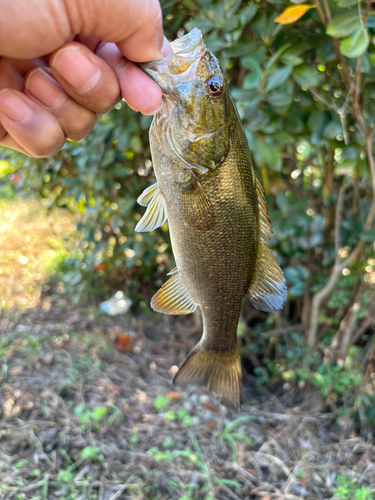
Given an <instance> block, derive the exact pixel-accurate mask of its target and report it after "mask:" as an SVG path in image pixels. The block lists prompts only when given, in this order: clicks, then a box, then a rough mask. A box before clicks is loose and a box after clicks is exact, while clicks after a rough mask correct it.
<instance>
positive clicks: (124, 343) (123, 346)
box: [117, 333, 134, 352]
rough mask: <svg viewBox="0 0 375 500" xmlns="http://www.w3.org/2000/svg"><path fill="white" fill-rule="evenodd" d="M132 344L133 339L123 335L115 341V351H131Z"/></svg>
mask: <svg viewBox="0 0 375 500" xmlns="http://www.w3.org/2000/svg"><path fill="white" fill-rule="evenodd" d="M132 342H134V337H130V336H129V335H126V333H123V334H122V335H120V337H119V338H118V340H117V349H118V350H119V351H125V352H129V351H130V350H131V343H132Z"/></svg>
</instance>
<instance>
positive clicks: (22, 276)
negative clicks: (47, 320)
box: [0, 200, 75, 310]
mask: <svg viewBox="0 0 375 500" xmlns="http://www.w3.org/2000/svg"><path fill="white" fill-rule="evenodd" d="M74 227H75V226H74V224H73V222H72V219H71V216H70V215H69V214H67V213H65V212H64V211H58V210H54V211H53V212H52V213H47V212H46V210H45V209H44V208H43V206H42V205H41V204H40V203H38V202H36V201H13V202H6V201H3V200H0V310H2V309H4V308H10V309H11V308H13V307H17V308H19V309H26V308H28V307H35V306H36V305H38V303H39V300H40V293H41V288H42V284H43V283H44V281H45V279H46V277H47V276H48V275H49V274H50V273H51V271H52V270H53V266H54V264H56V262H57V261H58V260H59V259H61V258H63V257H64V255H65V254H66V250H65V247H64V244H63V243H62V238H63V236H64V235H66V234H68V233H69V232H72V231H73V229H74Z"/></svg>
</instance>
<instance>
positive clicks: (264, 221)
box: [256, 179, 273, 240]
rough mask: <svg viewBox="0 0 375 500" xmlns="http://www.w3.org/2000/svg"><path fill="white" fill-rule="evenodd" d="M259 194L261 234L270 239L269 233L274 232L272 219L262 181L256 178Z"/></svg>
mask: <svg viewBox="0 0 375 500" xmlns="http://www.w3.org/2000/svg"><path fill="white" fill-rule="evenodd" d="M256 186H257V195H258V208H259V225H260V232H261V235H262V236H264V237H265V238H267V239H268V240H270V239H271V238H270V237H269V233H273V231H272V224H271V219H270V216H269V213H268V208H267V203H266V198H265V196H264V190H263V187H262V185H261V183H260V182H259V181H258V179H257V180H256Z"/></svg>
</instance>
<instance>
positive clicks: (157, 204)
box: [136, 28, 287, 409]
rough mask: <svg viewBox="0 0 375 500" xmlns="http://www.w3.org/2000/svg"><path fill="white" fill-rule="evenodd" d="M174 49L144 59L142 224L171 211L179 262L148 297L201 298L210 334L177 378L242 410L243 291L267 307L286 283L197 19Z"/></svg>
mask: <svg viewBox="0 0 375 500" xmlns="http://www.w3.org/2000/svg"><path fill="white" fill-rule="evenodd" d="M171 46H172V50H173V53H172V54H170V55H168V56H167V57H165V58H164V59H161V60H159V61H153V62H150V63H145V64H142V65H141V68H142V69H143V70H144V71H145V72H146V73H147V74H148V75H149V76H150V77H151V78H152V79H153V80H154V81H155V82H157V83H158V84H159V85H160V87H161V89H162V92H163V96H162V99H163V106H162V108H161V109H160V110H159V111H158V112H157V113H156V114H155V115H154V119H153V122H152V124H151V127H150V133H149V137H150V148H151V156H152V163H153V168H154V172H155V176H156V181H157V182H156V183H154V184H153V185H151V186H150V187H148V188H147V189H146V190H145V191H144V192H143V193H142V194H141V195H140V197H139V198H138V203H139V204H140V205H142V206H144V207H147V208H146V212H145V214H144V215H143V217H142V218H141V219H140V220H139V222H138V224H137V226H136V231H138V232H144V231H153V230H154V229H156V228H157V227H160V226H161V225H163V224H164V222H165V221H166V220H168V226H169V232H170V237H171V245H172V251H173V255H174V258H175V261H176V268H175V269H173V270H172V271H171V272H170V273H169V276H171V277H170V278H169V280H168V281H167V282H166V283H165V284H164V285H163V286H162V287H161V289H160V290H159V291H158V292H157V293H156V294H155V295H154V296H153V298H152V299H151V307H152V308H153V310H154V311H157V312H160V313H164V314H189V313H192V312H194V311H195V309H196V308H197V306H199V308H200V311H201V314H202V320H203V333H202V337H201V339H200V341H199V342H198V344H197V345H196V346H195V347H194V348H193V350H192V351H191V352H190V354H189V355H188V356H187V358H186V360H185V361H184V363H183V364H182V365H181V367H180V368H179V371H178V372H177V374H176V376H175V378H174V383H175V384H198V385H202V386H207V387H208V390H209V391H210V392H211V393H212V394H214V396H216V397H217V398H218V400H219V401H220V402H221V403H222V404H224V405H226V406H228V407H230V408H233V409H238V408H239V407H240V404H241V397H242V371H241V360H240V350H239V345H238V341H237V326H238V320H239V317H240V313H241V307H242V302H243V297H247V299H248V300H249V301H250V303H251V304H252V306H253V307H255V308H256V309H259V310H260V311H265V312H269V313H273V312H276V311H278V310H280V309H281V308H282V307H283V306H284V303H285V301H286V294H287V289H286V286H285V279H284V276H283V273H282V271H281V269H280V267H279V264H278V262H277V260H276V258H275V256H274V255H273V254H272V252H271V250H270V247H269V246H268V244H267V243H266V241H267V240H268V239H270V236H269V234H270V233H272V226H271V221H270V218H269V214H268V209H267V206H266V200H265V196H264V191H263V189H262V186H261V184H260V183H259V181H258V180H257V178H256V176H255V171H254V167H253V163H252V159H251V155H250V151H249V147H248V143H247V139H246V136H245V133H244V129H243V126H242V124H241V120H240V117H239V114H238V112H237V109H236V107H235V104H234V102H233V100H232V98H231V96H230V92H229V89H228V85H227V83H226V81H225V78H224V75H223V71H222V69H221V67H220V64H219V62H218V60H217V58H216V57H215V56H214V55H213V54H212V53H211V52H210V50H209V49H207V47H206V46H205V44H204V41H203V37H202V33H201V31H200V30H199V29H197V28H195V29H193V30H192V31H191V32H189V33H187V34H186V35H184V36H182V37H181V38H178V39H177V40H175V41H174V42H172V43H171Z"/></svg>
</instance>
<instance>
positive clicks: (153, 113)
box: [142, 102, 164, 116]
mask: <svg viewBox="0 0 375 500" xmlns="http://www.w3.org/2000/svg"><path fill="white" fill-rule="evenodd" d="M163 105H164V103H163V102H162V103H161V104H160V106H158V107H157V108H156V109H155V110H154V111H150V112H148V113H142V114H143V115H146V116H151V115H156V113H158V112H159V111H160V110H161V109H162V107H163Z"/></svg>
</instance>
